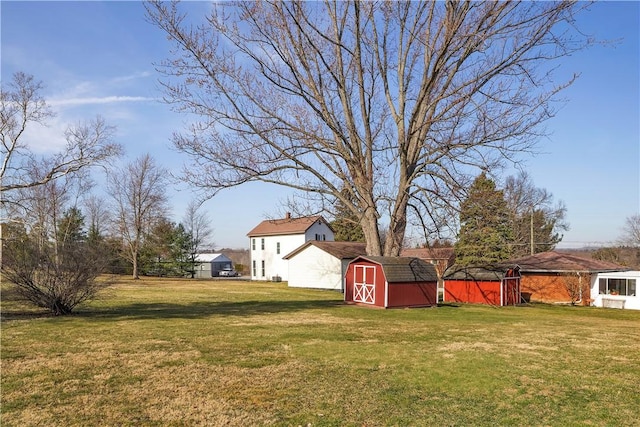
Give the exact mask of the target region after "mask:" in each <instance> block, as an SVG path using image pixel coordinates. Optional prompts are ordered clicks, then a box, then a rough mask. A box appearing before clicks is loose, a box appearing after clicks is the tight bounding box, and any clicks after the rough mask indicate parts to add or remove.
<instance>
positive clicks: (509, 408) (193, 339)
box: [0, 279, 640, 427]
mask: <svg viewBox="0 0 640 427" xmlns="http://www.w3.org/2000/svg"><path fill="white" fill-rule="evenodd" d="M2 290H3V294H2V303H1V309H2V318H3V320H2V323H1V327H2V348H1V350H2V353H1V362H2V365H1V369H2V371H1V372H2V380H1V385H2V390H1V392H2V408H1V417H2V418H1V419H0V422H1V424H2V426H3V427H5V426H6V427H9V426H35V425H38V426H40V425H42V426H72V425H83V426H94V425H96V426H97V425H118V426H139V425H145V426H146V425H158V426H197V425H203V426H216V425H225V426H250V425H285V426H298V425H302V426H308V425H312V426H345V425H347V426H348V425H353V426H379V425H399V426H408V425H436V426H469V425H516V426H524V425H553V426H571V425H598V426H601V425H610V426H623V425H640V312H638V311H622V310H615V309H597V308H585V307H555V306H546V305H534V306H526V307H505V308H491V307H482V306H473V305H462V306H457V307H456V306H442V307H438V308H427V309H405V310H401V309H396V310H380V309H368V308H363V307H356V306H346V305H343V304H342V302H341V301H342V295H341V294H338V293H334V292H329V291H316V290H300V289H289V288H287V287H286V284H283V283H249V282H235V281H191V280H158V279H153V280H152V279H143V280H139V281H135V282H134V281H130V280H126V279H122V280H121V281H120V282H119V283H118V284H117V285H116V286H115V287H113V288H111V289H109V290H107V291H105V293H103V294H102V297H101V298H100V299H99V300H97V301H94V302H92V303H90V304H87V305H84V306H81V307H79V308H77V309H76V310H77V312H76V314H74V315H72V316H68V317H51V316H48V315H46V314H43V313H42V312H39V311H37V310H33V309H30V308H28V307H27V306H24V305H23V304H21V303H20V302H19V301H17V300H16V299H15V297H14V295H13V293H12V292H11V291H10V290H9V288H7V286H6V285H3V287H2Z"/></svg>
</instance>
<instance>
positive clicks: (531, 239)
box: [529, 208, 534, 255]
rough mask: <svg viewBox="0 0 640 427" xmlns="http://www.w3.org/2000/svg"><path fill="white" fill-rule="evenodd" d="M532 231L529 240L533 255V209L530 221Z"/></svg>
mask: <svg viewBox="0 0 640 427" xmlns="http://www.w3.org/2000/svg"><path fill="white" fill-rule="evenodd" d="M530 226H531V227H530V231H531V238H530V239H529V241H530V243H531V255H533V254H534V244H533V208H531V221H530Z"/></svg>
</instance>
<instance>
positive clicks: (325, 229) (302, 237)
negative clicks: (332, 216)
mask: <svg viewBox="0 0 640 427" xmlns="http://www.w3.org/2000/svg"><path fill="white" fill-rule="evenodd" d="M321 222H322V223H321V224H319V223H318V221H316V222H315V223H314V224H313V225H311V227H309V228H308V229H307V231H306V233H300V234H288V235H281V236H256V237H251V238H250V239H249V248H250V250H251V264H250V265H249V268H250V271H251V280H273V278H274V277H276V276H278V277H280V278H281V280H283V281H288V280H289V264H288V261H287V260H285V259H282V257H284V256H285V255H287V254H289V253H291V252H293V251H294V250H295V249H297V248H299V247H300V246H302V245H304V244H305V243H306V242H307V241H309V240H326V241H333V239H334V236H333V232H332V231H331V229H330V228H329V226H328V225H327V224H326V223H325V222H324V220H321ZM316 237H318V239H316ZM254 239H255V249H254ZM263 240H264V249H263V246H262V241H263ZM278 243H280V253H277V252H278ZM254 261H255V264H256V269H255V270H256V271H255V273H256V274H254V271H253V263H254ZM262 261H264V265H265V268H264V275H263V274H262Z"/></svg>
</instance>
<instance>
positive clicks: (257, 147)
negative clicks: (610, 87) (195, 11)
mask: <svg viewBox="0 0 640 427" xmlns="http://www.w3.org/2000/svg"><path fill="white" fill-rule="evenodd" d="M146 7H147V12H148V17H149V20H150V21H151V22H152V23H153V24H155V25H156V26H158V27H159V28H161V29H162V30H164V32H166V34H167V35H168V36H169V37H170V38H171V39H172V40H173V41H174V42H175V44H176V47H177V49H176V51H175V56H174V57H172V58H170V59H168V60H166V61H165V62H164V63H163V64H161V66H160V67H159V68H160V69H161V71H163V72H164V73H166V79H165V81H164V82H163V83H164V87H165V89H166V99H167V101H168V102H170V103H172V104H173V105H174V106H175V107H176V109H178V110H180V111H184V112H187V113H192V114H194V115H195V116H196V117H198V118H199V119H198V120H197V121H196V122H195V123H193V124H192V125H191V126H190V128H189V129H188V130H187V131H185V132H184V133H182V134H176V135H174V144H175V146H176V147H177V148H178V149H179V150H181V151H183V152H185V153H188V154H189V155H190V156H191V162H190V165H189V168H188V169H187V170H185V178H186V179H187V180H188V182H190V183H191V184H192V185H193V186H195V187H197V188H200V189H202V190H204V191H206V192H208V195H210V196H213V195H215V194H216V193H217V192H218V191H220V190H221V189H225V188H229V187H232V186H237V185H240V184H243V183H245V182H248V181H263V182H267V183H275V184H279V185H283V186H287V187H291V188H294V189H297V190H300V191H301V192H302V193H304V195H305V196H306V197H309V196H315V197H316V198H317V202H318V204H317V206H318V208H319V209H324V207H325V206H329V205H333V204H334V203H335V202H336V200H339V201H340V202H341V203H342V204H343V205H344V206H345V207H347V209H349V210H350V211H351V212H353V214H354V215H356V216H357V218H359V221H360V224H361V225H362V229H363V231H364V235H365V239H366V243H367V252H368V253H369V254H371V255H380V254H384V255H398V253H399V251H400V249H401V246H402V242H403V239H404V236H405V232H406V229H407V225H408V223H409V222H408V221H415V222H416V223H418V224H422V225H423V226H424V227H425V228H429V227H433V226H435V225H437V223H439V222H440V219H441V218H442V213H443V209H445V210H446V209H449V208H451V207H455V206H456V205H457V204H458V202H459V200H460V198H461V192H462V190H463V189H464V188H465V187H466V186H467V185H468V184H469V182H470V178H471V177H472V176H475V175H477V173H478V170H479V169H482V170H487V169H491V168H494V167H496V166H498V165H499V164H500V163H501V162H502V161H505V160H511V161H518V160H519V159H520V157H519V156H520V155H522V153H523V152H528V151H531V150H533V149H534V147H535V142H536V140H537V139H538V138H539V136H540V135H541V134H542V133H543V129H542V128H541V126H540V125H541V124H543V123H544V122H545V121H546V120H547V119H549V118H550V117H552V116H553V114H554V103H553V102H554V101H555V100H557V98H556V95H557V94H558V93H559V92H560V91H561V90H562V89H563V88H564V87H566V86H567V85H568V84H570V83H571V82H572V81H573V77H570V78H568V79H567V80H565V81H562V82H556V81H554V79H553V74H552V71H553V67H554V66H555V65H557V63H555V62H554V60H557V59H559V58H562V57H564V56H566V55H568V54H570V53H572V52H573V51H575V50H576V49H579V48H582V47H584V45H585V43H586V40H585V39H584V37H582V36H580V34H579V33H576V32H575V31H574V28H573V14H574V12H576V8H579V7H582V6H580V5H578V4H577V3H575V2H517V1H513V2H495V1H487V2H476V1H446V2H432V1H424V2H403V1H398V2H395V1H370V2H358V1H329V0H327V1H324V2H305V1H291V2H279V1H256V2H235V3H227V2H220V3H215V4H214V5H213V8H212V12H211V14H210V15H208V16H206V17H204V19H202V17H198V22H199V24H197V25H196V24H193V23H192V22H193V21H190V20H189V17H188V16H187V15H186V14H185V12H184V9H182V7H181V5H179V4H177V3H167V2H162V1H153V2H149V3H147V4H146ZM345 189H346V191H345ZM383 222H385V223H388V228H387V229H386V230H382V231H381V230H380V228H379V226H380V224H381V223H383ZM431 232H432V230H426V234H430V233H431ZM381 235H385V236H386V238H385V239H384V243H383V239H381Z"/></svg>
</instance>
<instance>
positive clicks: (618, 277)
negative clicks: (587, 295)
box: [591, 271, 640, 310]
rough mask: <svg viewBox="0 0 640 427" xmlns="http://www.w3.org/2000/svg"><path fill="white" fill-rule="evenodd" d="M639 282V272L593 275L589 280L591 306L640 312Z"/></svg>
mask: <svg viewBox="0 0 640 427" xmlns="http://www.w3.org/2000/svg"><path fill="white" fill-rule="evenodd" d="M639 282H640V271H615V272H607V273H598V274H594V275H593V276H592V278H591V299H592V301H593V302H592V305H595V306H596V307H610V308H629V309H632V310H640V296H638V283H639Z"/></svg>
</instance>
